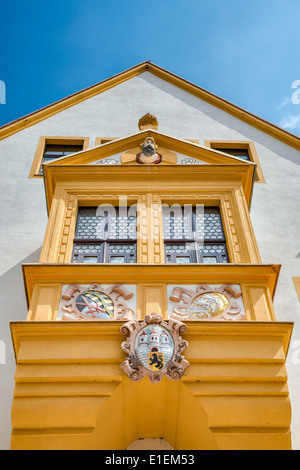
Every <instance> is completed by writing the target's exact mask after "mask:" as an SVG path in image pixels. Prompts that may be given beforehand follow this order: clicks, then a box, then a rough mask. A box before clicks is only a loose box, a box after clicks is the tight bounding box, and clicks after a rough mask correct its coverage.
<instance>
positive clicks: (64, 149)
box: [39, 144, 83, 175]
mask: <svg viewBox="0 0 300 470" xmlns="http://www.w3.org/2000/svg"><path fill="white" fill-rule="evenodd" d="M82 149H83V145H55V144H46V146H45V150H44V153H43V158H42V163H48V162H50V161H52V160H55V159H56V158H61V157H66V156H67V155H70V154H71V153H76V152H80V151H81V150H82ZM39 174H40V175H42V174H43V165H42V164H41V167H40V171H39Z"/></svg>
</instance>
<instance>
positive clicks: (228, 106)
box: [0, 61, 300, 150]
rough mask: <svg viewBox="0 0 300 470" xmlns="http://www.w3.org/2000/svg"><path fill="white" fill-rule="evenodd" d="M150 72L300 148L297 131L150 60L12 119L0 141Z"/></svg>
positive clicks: (1, 131) (0, 134)
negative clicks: (271, 120) (236, 103)
mask: <svg viewBox="0 0 300 470" xmlns="http://www.w3.org/2000/svg"><path fill="white" fill-rule="evenodd" d="M146 71H148V72H151V73H152V74H153V75H156V76H157V77H159V78H161V79H163V80H165V81H167V82H169V83H171V84H172V85H174V86H177V87H178V88H180V89H183V90H184V91H186V92H188V93H190V94H192V95H194V96H196V97H198V98H200V99H202V100H204V101H206V102H208V103H209V104H211V105H213V106H215V107H217V108H219V109H221V110H223V111H225V112H227V113H229V114H231V115H232V116H234V117H236V118H238V119H240V120H241V121H243V122H245V123H247V124H249V125H250V126H253V127H255V128H257V129H259V130H261V131H262V132H265V133H266V134H268V135H271V136H272V137H274V138H276V139H278V140H280V141H281V142H284V143H285V144H287V145H290V146H291V147H294V148H296V149H297V150H299V149H300V138H299V137H298V136H296V135H295V134H292V133H290V132H288V131H286V130H284V129H282V128H281V127H279V126H276V125H275V124H272V123H271V122H269V121H266V120H265V119H262V118H260V117H258V116H256V115H254V114H252V113H250V112H249V111H246V110H245V109H243V108H241V107H239V106H237V105H235V104H233V103H231V102H229V101H227V100H225V99H223V98H220V97H219V96H217V95H215V94H213V93H211V92H209V91H207V90H205V89H203V88H201V87H199V86H198V85H195V84H193V83H191V82H189V81H188V80H186V79H184V78H181V77H179V76H178V75H175V74H173V73H172V72H169V71H167V70H165V69H163V68H162V67H159V66H158V65H155V64H152V63H151V62H149V61H145V62H142V63H140V64H138V65H136V66H134V67H132V68H130V69H127V70H125V71H124V72H121V73H119V74H117V75H114V76H113V77H111V78H108V79H106V80H103V81H102V82H100V83H97V84H95V85H92V86H90V87H88V88H85V89H84V90H81V91H79V92H77V93H74V94H72V95H69V96H67V97H66V98H63V99H61V100H59V101H56V102H55V103H53V104H50V105H48V106H45V107H44V108H41V109H39V110H38V111H35V112H33V113H30V114H28V115H26V116H23V117H21V118H19V119H17V120H15V121H12V122H10V123H8V124H6V125H4V126H2V127H0V140H2V139H5V138H7V137H9V136H10V135H13V134H15V133H16V132H19V131H21V130H23V129H26V128H27V127H30V126H32V125H34V124H36V123H38V122H40V121H43V120H44V119H47V118H49V117H51V116H53V115H55V114H57V113H59V112H60V111H63V110H65V109H67V108H70V107H71V106H74V105H75V104H78V103H80V102H82V101H84V100H86V99H88V98H91V97H93V96H95V95H97V94H99V93H102V92H103V91H106V90H108V89H110V88H113V87H114V86H116V85H118V84H120V83H122V82H125V81H127V80H129V79H131V78H133V77H135V76H137V75H140V74H141V73H143V72H146Z"/></svg>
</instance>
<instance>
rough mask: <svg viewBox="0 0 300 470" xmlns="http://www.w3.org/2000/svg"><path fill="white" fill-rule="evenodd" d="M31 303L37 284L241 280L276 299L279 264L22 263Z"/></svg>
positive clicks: (191, 282)
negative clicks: (261, 288)
mask: <svg viewBox="0 0 300 470" xmlns="http://www.w3.org/2000/svg"><path fill="white" fill-rule="evenodd" d="M22 271H23V279H24V286H25V293H26V298H27V302H28V306H29V305H30V302H31V300H32V295H33V289H34V286H35V285H36V284H40V283H42V284H47V285H48V284H49V283H50V284H61V285H62V284H92V283H95V282H99V283H101V282H102V283H103V281H102V280H103V279H105V283H106V284H114V283H115V282H118V283H121V284H144V285H153V284H155V285H158V284H160V285H162V284H164V285H165V284H179V285H184V284H197V283H199V284H241V285H245V289H246V288H250V287H257V288H260V287H264V288H266V289H268V290H269V292H270V296H271V298H272V299H273V298H274V295H275V290H276V286H277V281H278V276H279V272H280V266H279V265H265V264H254V263H252V264H214V265H211V264H190V265H188V266H185V265H179V264H150V263H149V264H135V265H132V264H124V265H117V264H90V265H88V264H76V263H75V264H74V263H64V264H58V263H46V264H42V263H37V264H22Z"/></svg>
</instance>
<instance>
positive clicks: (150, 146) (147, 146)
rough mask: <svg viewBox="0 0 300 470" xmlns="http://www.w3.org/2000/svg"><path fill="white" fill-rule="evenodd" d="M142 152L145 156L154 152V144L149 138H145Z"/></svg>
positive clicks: (149, 155)
mask: <svg viewBox="0 0 300 470" xmlns="http://www.w3.org/2000/svg"><path fill="white" fill-rule="evenodd" d="M142 152H143V154H144V155H145V156H147V157H151V156H152V155H154V154H155V153H156V148H155V144H154V142H153V141H152V140H151V139H147V140H145V142H144V143H143V146H142Z"/></svg>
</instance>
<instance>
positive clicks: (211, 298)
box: [169, 284, 246, 321]
mask: <svg viewBox="0 0 300 470" xmlns="http://www.w3.org/2000/svg"><path fill="white" fill-rule="evenodd" d="M241 295H242V292H241V289H240V287H239V286H234V285H227V284H226V285H222V286H220V287H213V286H209V285H207V284H201V285H199V286H198V287H197V288H196V291H194V290H189V289H186V288H184V287H180V286H178V287H174V288H173V292H172V295H171V296H170V297H169V300H170V301H172V302H176V303H179V304H180V305H179V306H178V307H174V308H173V312H172V314H171V317H172V318H175V319H178V320H213V321H214V320H227V321H228V320H229V321H237V320H239V321H241V320H246V315H245V313H244V312H243V311H242V308H241V306H240V305H239V304H238V303H237V302H236V301H235V300H234V299H238V298H239V297H241Z"/></svg>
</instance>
